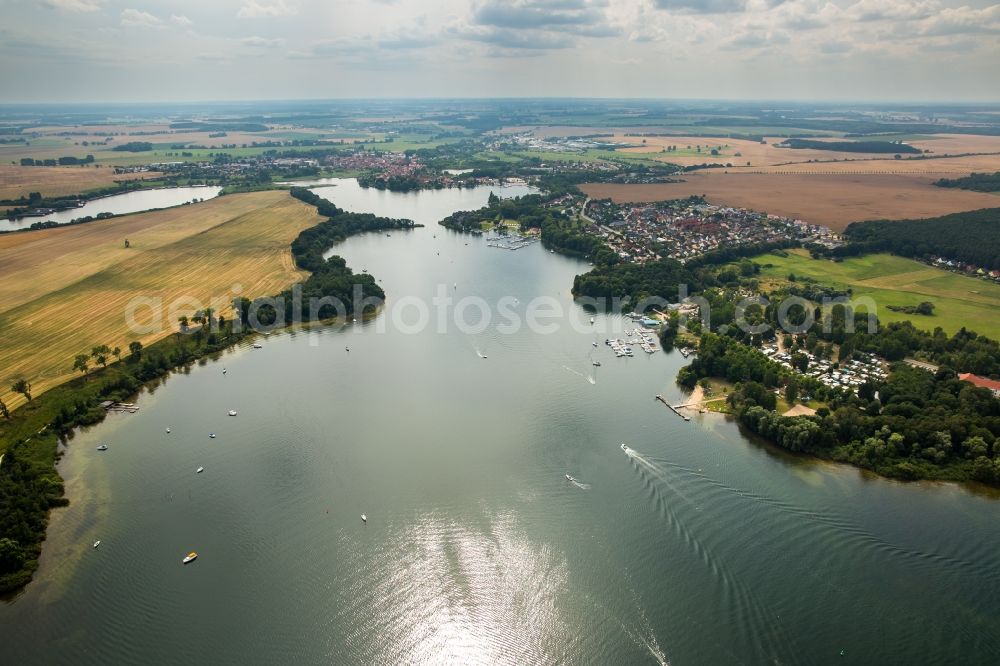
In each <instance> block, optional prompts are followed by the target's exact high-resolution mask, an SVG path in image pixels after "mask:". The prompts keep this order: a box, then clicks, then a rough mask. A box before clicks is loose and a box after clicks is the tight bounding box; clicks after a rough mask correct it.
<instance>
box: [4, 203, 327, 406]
mask: <svg viewBox="0 0 1000 666" xmlns="http://www.w3.org/2000/svg"><path fill="white" fill-rule="evenodd" d="M319 220H320V218H319V216H318V215H317V213H316V211H315V209H314V208H312V207H311V206H307V205H305V204H303V203H301V202H299V201H297V200H295V199H293V198H292V197H291V196H290V195H289V194H288V193H287V192H277V191H270V192H253V193H249V194H234V195H229V196H225V197H219V198H217V199H213V200H211V201H207V202H204V203H200V204H194V205H191V206H184V207H181V208H174V209H169V210H164V211H155V212H150V213H143V214H139V215H131V216H126V217H122V218H116V219H112V220H107V221H102V222H92V223H89V224H83V225H79V226H74V227H64V228H59V229H50V230H44V231H39V232H27V233H20V234H8V235H5V236H2V237H0V289H2V290H0V304H2V305H0V330H2V331H3V333H2V339H3V344H0V397H2V398H3V399H4V401H5V402H7V403H8V405H17V404H20V402H21V398H20V396H17V397H15V396H14V395H12V394H11V393H10V392H9V387H10V385H11V383H12V381H13V380H14V379H15V378H17V377H22V376H23V377H25V378H26V379H28V380H29V381H30V382H31V383H32V386H33V388H34V393H35V394H39V393H41V392H43V391H45V390H46V389H48V388H51V387H52V386H55V385H57V384H59V383H61V382H62V381H64V380H66V379H67V378H69V377H71V376H72V375H73V371H72V369H71V368H72V365H73V357H74V356H76V355H77V354H81V353H88V352H89V350H90V349H91V347H93V346H95V345H99V344H107V345H108V346H110V347H112V348H114V347H116V346H117V347H120V348H121V349H123V350H124V349H127V347H128V344H129V342H131V341H133V340H140V341H141V342H142V343H143V344H148V343H151V342H153V341H155V340H158V339H160V338H163V337H164V336H166V335H168V334H169V333H170V332H171V331H174V330H176V326H177V317H178V316H180V315H182V314H187V315H190V314H191V313H193V312H194V310H196V309H199V307H204V306H208V305H211V306H212V307H214V308H217V309H218V310H219V311H220V312H222V313H226V312H227V310H228V305H229V302H230V301H231V299H232V297H233V296H235V295H236V294H237V293H239V294H241V295H243V296H247V297H255V296H262V295H270V294H274V293H277V292H279V291H281V290H282V289H284V288H286V287H288V286H289V285H290V284H292V283H294V282H297V281H299V280H301V279H303V278H304V277H305V275H304V274H303V273H302V272H301V271H299V270H297V269H296V268H295V266H294V263H293V261H292V256H291V249H290V245H291V242H292V240H294V239H295V237H296V236H297V235H298V234H299V232H301V231H302V230H303V229H306V228H308V227H310V226H313V225H315V224H317V223H318V222H319ZM126 237H127V238H129V239H130V241H132V243H133V246H132V247H131V248H129V249H128V250H126V249H124V247H123V243H122V240H123V239H124V238H126ZM234 285H240V287H239V289H238V291H237V290H236V289H235V288H234ZM136 297H143V298H146V299H154V302H159V303H160V307H158V308H156V309H153V308H141V309H139V310H138V311H137V313H136V315H137V316H136V319H137V320H138V322H139V323H140V324H150V323H151V322H152V321H153V318H154V316H159V317H160V320H161V322H162V325H161V326H159V327H156V329H155V330H152V331H151V332H141V333H135V332H132V331H130V329H129V327H128V325H127V323H126V312H127V308H128V306H129V303H130V302H131V301H132V300H133V299H135V298H136ZM179 299H189V300H188V302H187V303H185V302H184V301H182V300H179ZM196 304H200V306H199V305H196ZM171 305H173V306H174V307H173V308H171ZM171 309H172V310H173V311H172V312H171V311H170V310H171Z"/></svg>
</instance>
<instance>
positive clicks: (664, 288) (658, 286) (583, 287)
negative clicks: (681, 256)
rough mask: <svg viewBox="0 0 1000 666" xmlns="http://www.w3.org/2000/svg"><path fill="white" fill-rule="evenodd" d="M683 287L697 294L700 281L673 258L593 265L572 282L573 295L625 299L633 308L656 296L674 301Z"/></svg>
mask: <svg viewBox="0 0 1000 666" xmlns="http://www.w3.org/2000/svg"><path fill="white" fill-rule="evenodd" d="M681 285H686V288H687V289H688V290H689V292H690V293H693V292H696V291H700V289H701V288H702V286H703V283H702V281H701V278H700V276H699V275H697V274H696V273H695V272H693V271H692V270H691V269H689V268H688V267H686V266H684V265H683V264H681V263H680V262H679V261H676V260H674V259H660V260H659V261H652V262H649V263H645V264H634V263H631V262H621V263H614V262H608V263H605V264H602V265H595V267H594V269H593V270H592V271H590V272H589V273H585V274H583V275H577V276H576V278H575V279H574V280H573V294H574V295H575V296H578V297H581V296H584V297H590V298H597V299H602V300H605V302H607V301H608V300H610V299H614V298H621V297H625V296H627V297H628V299H629V301H628V302H629V303H630V304H631V306H632V307H635V306H636V305H637V304H638V303H640V302H641V301H643V300H644V299H646V298H650V297H656V298H660V299H664V300H666V301H668V302H671V303H673V302H676V301H677V299H678V294H679V293H680V292H679V288H680V287H681Z"/></svg>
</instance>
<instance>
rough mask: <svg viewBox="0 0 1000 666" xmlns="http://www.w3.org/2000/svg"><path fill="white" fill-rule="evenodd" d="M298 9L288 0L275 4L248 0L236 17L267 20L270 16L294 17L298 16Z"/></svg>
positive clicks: (280, 0)
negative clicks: (287, 0)
mask: <svg viewBox="0 0 1000 666" xmlns="http://www.w3.org/2000/svg"><path fill="white" fill-rule="evenodd" d="M298 11H299V10H298V9H297V8H296V7H293V6H291V5H289V4H288V3H287V2H286V0H274V1H273V2H270V3H268V2H257V0H246V3H245V4H244V5H243V6H242V7H240V11H238V12H237V13H236V15H237V16H238V17H240V18H266V17H268V16H293V15H295V14H298Z"/></svg>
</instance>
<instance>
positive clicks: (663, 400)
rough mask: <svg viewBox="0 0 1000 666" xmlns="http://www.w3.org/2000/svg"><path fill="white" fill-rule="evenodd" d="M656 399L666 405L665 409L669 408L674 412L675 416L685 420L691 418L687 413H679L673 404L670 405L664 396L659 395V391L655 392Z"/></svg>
mask: <svg viewBox="0 0 1000 666" xmlns="http://www.w3.org/2000/svg"><path fill="white" fill-rule="evenodd" d="M656 399H657V400H659V401H660V402H662V403H663V404H664V405H666V406H667V409H669V410H670V411H672V412H673V413H674V414H676V415H677V416H679V417H681V418H682V419H684V420H685V421H690V420H691V417H690V416H688V415H687V414H681V413H680V412H679V411H678V410H677V408H676V407H674V406H673V405H671V404H670V403H669V402H667V399H666V398H664V397H663V396H662V395H660V394H659V393H657V394H656Z"/></svg>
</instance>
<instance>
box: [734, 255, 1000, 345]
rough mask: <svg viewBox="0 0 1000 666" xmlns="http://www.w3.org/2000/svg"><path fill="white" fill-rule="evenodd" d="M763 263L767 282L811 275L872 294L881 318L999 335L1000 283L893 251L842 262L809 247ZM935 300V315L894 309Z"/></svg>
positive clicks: (860, 293) (759, 258)
mask: <svg viewBox="0 0 1000 666" xmlns="http://www.w3.org/2000/svg"><path fill="white" fill-rule="evenodd" d="M753 260H754V261H755V262H757V263H759V264H761V266H762V267H763V268H762V269H761V273H760V275H761V280H762V282H771V283H772V284H776V283H784V282H787V281H788V276H789V275H790V274H795V276H796V278H797V279H799V278H802V277H808V278H812V279H813V280H816V281H817V282H819V283H820V284H824V285H829V286H832V287H839V288H842V289H848V288H849V289H851V290H852V292H853V297H854V298H858V297H869V298H871V299H872V300H873V301H874V302H875V304H876V306H877V312H878V317H879V319H880V320H881V321H885V322H892V321H904V320H910V321H912V322H913V324H914V325H915V326H917V327H919V328H923V329H926V330H933V329H934V328H935V327H937V326H940V327H941V328H942V329H944V331H946V332H947V333H949V334H951V333H954V332H955V331H957V330H958V329H960V328H961V327H963V326H964V327H966V328H968V329H971V330H973V331H976V332H977V333H980V334H983V335H986V336H989V337H991V338H994V339H998V338H1000V285H997V284H995V283H992V282H987V281H985V280H981V279H978V278H973V277H968V276H965V275H959V274H957V273H952V272H949V271H945V270H942V269H939V268H934V267H932V266H928V265H926V264H922V263H920V262H917V261H913V260H912V259H904V258H903V257H896V256H893V255H889V254H871V255H866V256H863V257H851V258H848V259H845V260H844V261H842V262H833V261H830V260H828V259H812V258H811V257H810V256H809V254H808V253H807V252H806V251H805V250H793V251H790V252H789V253H788V256H787V257H781V256H778V255H775V254H762V255H759V256H757V257H754V259H753ZM922 301H929V302H931V303H933V304H934V314H932V315H930V316H923V315H918V314H907V313H905V312H894V311H893V310H890V309H889V306H890V305H894V306H904V305H911V306H916V305H918V304H919V303H921V302H922Z"/></svg>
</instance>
